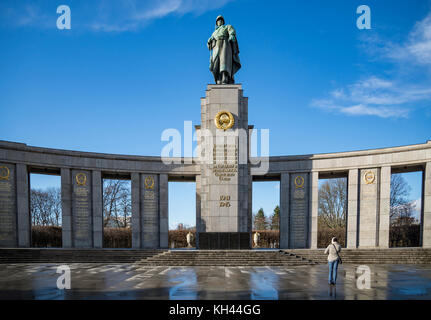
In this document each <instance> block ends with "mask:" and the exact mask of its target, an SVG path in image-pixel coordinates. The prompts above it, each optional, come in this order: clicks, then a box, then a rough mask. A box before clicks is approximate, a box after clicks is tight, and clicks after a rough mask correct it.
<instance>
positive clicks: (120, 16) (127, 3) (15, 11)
mask: <svg viewBox="0 0 431 320" xmlns="http://www.w3.org/2000/svg"><path fill="white" fill-rule="evenodd" d="M232 1H235V0H145V1H142V0H98V1H76V2H72V3H70V4H69V6H70V8H71V12H72V21H73V22H72V25H73V28H84V29H90V30H94V31H101V32H123V31H134V30H139V29H141V28H143V27H145V26H147V25H148V24H149V23H151V22H152V21H154V20H156V19H161V18H164V17H167V16H169V15H178V16H182V15H184V14H188V13H192V14H196V15H200V14H203V13H205V12H207V11H210V10H215V9H219V8H221V7H223V6H225V5H226V4H227V3H229V2H232ZM55 9H56V7H55V6H54V7H52V5H48V4H47V2H46V1H44V0H22V1H19V2H17V1H15V0H1V1H0V23H1V24H3V25H7V26H12V27H25V26H26V27H27V26H30V27H39V28H41V27H43V28H45V27H51V28H55V22H56V18H57V17H58V15H56V11H55ZM75 12H79V14H75Z"/></svg>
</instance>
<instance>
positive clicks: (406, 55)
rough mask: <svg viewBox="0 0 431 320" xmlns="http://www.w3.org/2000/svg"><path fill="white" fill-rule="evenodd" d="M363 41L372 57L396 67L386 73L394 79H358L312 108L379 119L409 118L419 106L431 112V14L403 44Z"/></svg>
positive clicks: (313, 103)
mask: <svg viewBox="0 0 431 320" xmlns="http://www.w3.org/2000/svg"><path fill="white" fill-rule="evenodd" d="M361 39H362V41H363V44H364V45H363V46H362V48H363V49H364V50H366V52H367V53H368V54H370V56H372V57H373V58H375V59H381V60H383V61H384V62H385V63H387V62H391V63H392V64H393V65H392V68H390V69H389V70H384V71H385V73H386V74H391V75H392V77H391V78H390V79H388V78H387V76H380V75H371V76H369V77H366V78H362V79H359V80H357V81H356V82H354V83H353V84H349V85H346V86H344V87H340V88H336V89H334V90H332V91H331V92H329V93H328V94H327V97H325V98H321V99H313V100H312V101H311V106H313V107H318V108H321V109H324V110H326V111H329V112H336V113H340V114H345V115H350V116H365V115H366V116H377V117H380V118H404V117H408V116H409V114H410V113H411V111H412V110H413V109H415V108H418V107H425V108H428V109H431V108H430V107H431V83H430V80H429V79H430V78H429V74H428V73H429V72H430V71H431V11H430V12H429V13H428V15H427V16H426V17H425V18H424V19H423V20H421V21H419V22H417V23H416V24H415V26H414V27H413V28H412V30H411V31H410V32H408V34H407V37H406V40H405V41H403V42H402V43H401V44H394V43H392V42H390V41H385V40H382V39H381V38H380V37H379V36H378V35H377V34H374V35H373V36H368V35H367V36H361ZM418 66H419V67H420V68H417V67H418ZM401 69H402V71H401ZM387 71H390V72H389V73H388V72H387ZM412 79H414V80H412Z"/></svg>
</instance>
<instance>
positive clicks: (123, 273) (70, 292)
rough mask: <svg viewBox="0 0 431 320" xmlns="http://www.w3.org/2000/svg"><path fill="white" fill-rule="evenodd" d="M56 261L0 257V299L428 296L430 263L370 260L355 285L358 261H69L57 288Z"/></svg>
mask: <svg viewBox="0 0 431 320" xmlns="http://www.w3.org/2000/svg"><path fill="white" fill-rule="evenodd" d="M58 266H59V265H58V264H7V265H0V299H56V300H57V299H173V300H182V299H186V300H195V299H228V300H230V299H235V300H237V299H244V300H268V299H269V300H274V299H275V300H277V299H325V300H326V299H372V300H376V299H378V300H386V299H431V265H369V267H370V270H371V277H370V289H359V288H358V286H357V278H358V277H359V276H360V275H361V273H358V274H357V273H356V272H357V266H356V265H341V266H340V268H339V275H338V280H337V285H336V286H335V287H332V286H328V280H327V265H313V266H295V267H147V266H146V267H143V266H139V265H138V264H96V263H72V264H69V265H68V266H69V267H70V270H71V289H66V290H60V289H58V288H57V279H58V277H59V276H60V274H59V273H56V271H57V267H58Z"/></svg>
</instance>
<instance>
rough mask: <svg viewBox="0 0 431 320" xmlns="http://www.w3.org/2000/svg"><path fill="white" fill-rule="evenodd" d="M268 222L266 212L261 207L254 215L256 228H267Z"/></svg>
mask: <svg viewBox="0 0 431 320" xmlns="http://www.w3.org/2000/svg"><path fill="white" fill-rule="evenodd" d="M267 224H268V222H267V221H266V217H265V213H264V212H263V208H260V209H259V211H258V212H257V213H256V215H255V216H254V229H255V230H265V229H266V226H267Z"/></svg>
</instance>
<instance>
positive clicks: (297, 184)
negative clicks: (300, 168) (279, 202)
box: [293, 176, 305, 189]
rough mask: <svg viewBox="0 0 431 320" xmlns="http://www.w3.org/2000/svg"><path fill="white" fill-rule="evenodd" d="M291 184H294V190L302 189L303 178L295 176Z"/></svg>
mask: <svg viewBox="0 0 431 320" xmlns="http://www.w3.org/2000/svg"><path fill="white" fill-rule="evenodd" d="M293 182H294V183H295V189H299V188H304V182H305V181H304V177H302V176H297V177H296V178H295V180H293Z"/></svg>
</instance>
